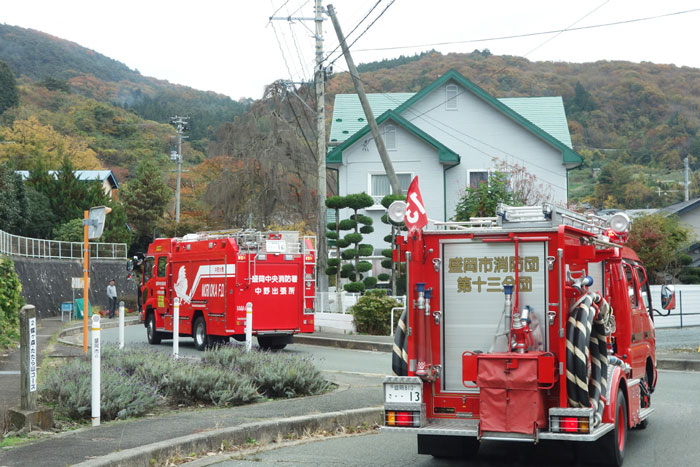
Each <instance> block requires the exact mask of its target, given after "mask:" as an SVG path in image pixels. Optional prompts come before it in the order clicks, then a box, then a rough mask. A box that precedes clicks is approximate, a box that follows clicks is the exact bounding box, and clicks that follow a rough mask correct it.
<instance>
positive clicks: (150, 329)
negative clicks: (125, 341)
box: [146, 313, 163, 345]
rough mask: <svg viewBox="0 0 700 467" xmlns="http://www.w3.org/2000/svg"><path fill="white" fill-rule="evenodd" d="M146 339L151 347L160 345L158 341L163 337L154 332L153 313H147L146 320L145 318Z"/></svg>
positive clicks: (154, 318) (154, 319)
mask: <svg viewBox="0 0 700 467" xmlns="http://www.w3.org/2000/svg"><path fill="white" fill-rule="evenodd" d="M146 337H148V343H149V344H151V345H158V344H160V340H161V339H162V337H163V336H161V333H159V332H158V331H156V316H155V315H154V314H153V313H149V314H148V318H146Z"/></svg>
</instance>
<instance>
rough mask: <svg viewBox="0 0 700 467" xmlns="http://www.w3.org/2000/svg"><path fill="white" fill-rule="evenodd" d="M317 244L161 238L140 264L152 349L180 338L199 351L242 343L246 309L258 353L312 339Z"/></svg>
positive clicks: (258, 235)
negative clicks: (303, 336) (298, 337)
mask: <svg viewBox="0 0 700 467" xmlns="http://www.w3.org/2000/svg"><path fill="white" fill-rule="evenodd" d="M315 255H316V252H315V249H314V239H313V237H300V236H299V234H298V233H297V232H288V231H278V232H258V231H251V230H245V231H220V232H203V233H197V234H188V235H185V236H184V237H182V238H159V239H156V240H155V241H154V242H153V243H152V244H151V245H150V246H149V247H148V253H147V255H146V258H145V260H144V262H143V278H142V284H141V299H142V306H141V319H142V321H143V322H144V324H145V326H146V332H147V336H148V342H149V343H151V344H158V343H160V341H161V339H167V338H172V333H173V314H174V313H173V312H174V304H175V300H176V299H177V300H179V303H180V305H179V335H180V336H192V337H193V338H194V344H195V347H196V348H197V349H199V350H202V349H204V348H205V347H208V346H211V345H213V344H215V343H222V342H226V341H228V339H229V338H230V337H233V338H235V339H237V340H244V339H245V327H246V317H247V314H246V311H247V310H246V308H247V307H252V330H253V334H254V335H256V336H257V340H258V344H259V345H260V347H261V348H265V349H273V350H279V349H282V348H284V347H285V346H286V345H287V344H288V343H290V342H291V340H292V336H293V335H294V334H297V333H311V332H313V331H314V296H315V292H316V288H315V285H316V284H315V261H316V257H315Z"/></svg>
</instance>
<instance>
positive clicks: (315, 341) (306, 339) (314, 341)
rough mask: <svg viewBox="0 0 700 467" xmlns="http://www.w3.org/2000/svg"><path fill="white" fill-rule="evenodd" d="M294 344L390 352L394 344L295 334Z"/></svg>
mask: <svg viewBox="0 0 700 467" xmlns="http://www.w3.org/2000/svg"><path fill="white" fill-rule="evenodd" d="M292 342H293V343H294V344H304V345H320V346H324V347H338V348H341V349H352V350H371V351H374V352H391V351H392V349H393V348H394V344H390V343H388V342H371V341H355V340H350V339H331V338H328V337H314V336H302V335H299V334H295V335H294V338H293V341H292Z"/></svg>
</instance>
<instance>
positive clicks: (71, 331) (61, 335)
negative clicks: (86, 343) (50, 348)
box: [56, 318, 142, 347]
mask: <svg viewBox="0 0 700 467" xmlns="http://www.w3.org/2000/svg"><path fill="white" fill-rule="evenodd" d="M136 324H142V323H141V321H139V320H138V318H137V319H129V320H124V326H134V325H136ZM118 327H119V321H117V322H113V321H108V322H106V323H104V324H102V323H100V329H111V328H118ZM82 332H83V326H82V325H80V326H75V327H72V328H66V329H63V330H61V331H59V332H58V336H56V340H57V341H58V342H60V343H61V344H64V345H69V346H71V347H82V346H83V344H82V343H80V344H78V343H75V342H71V341H69V340H68V339H65V337H66V336H74V335H76V334H81V333H82Z"/></svg>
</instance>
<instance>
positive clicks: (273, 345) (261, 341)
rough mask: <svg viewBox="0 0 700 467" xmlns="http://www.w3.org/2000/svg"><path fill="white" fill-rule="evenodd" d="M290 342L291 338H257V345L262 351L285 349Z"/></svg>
mask: <svg viewBox="0 0 700 467" xmlns="http://www.w3.org/2000/svg"><path fill="white" fill-rule="evenodd" d="M291 341H292V336H258V345H259V346H260V348H261V349H263V350H272V351H273V352H274V351H278V350H282V349H284V348H285V347H287V344H290V343H291Z"/></svg>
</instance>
